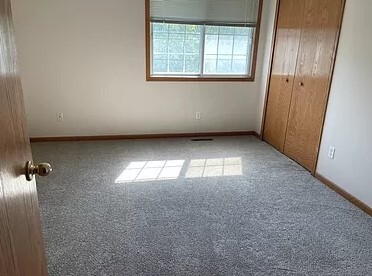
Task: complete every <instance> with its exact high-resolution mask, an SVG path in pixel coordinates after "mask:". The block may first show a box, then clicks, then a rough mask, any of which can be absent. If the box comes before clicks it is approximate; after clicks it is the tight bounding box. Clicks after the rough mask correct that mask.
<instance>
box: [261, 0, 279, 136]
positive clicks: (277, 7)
mask: <svg viewBox="0 0 372 276" xmlns="http://www.w3.org/2000/svg"><path fill="white" fill-rule="evenodd" d="M280 1H281V0H277V1H276V8H275V19H274V27H273V35H272V38H271V39H272V43H271V49H270V60H269V70H268V74H267V80H266V91H265V100H264V106H263V110H262V119H261V132H260V139H261V140H262V141H263V140H264V129H265V121H266V110H267V102H268V98H269V90H270V78H271V73H272V70H273V59H274V49H275V44H276V43H275V42H276V35H277V27H278V20H279V8H280Z"/></svg>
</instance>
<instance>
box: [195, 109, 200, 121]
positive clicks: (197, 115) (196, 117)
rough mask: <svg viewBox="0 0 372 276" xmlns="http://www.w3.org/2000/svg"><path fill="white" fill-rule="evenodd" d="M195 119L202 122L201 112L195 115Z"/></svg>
mask: <svg viewBox="0 0 372 276" xmlns="http://www.w3.org/2000/svg"><path fill="white" fill-rule="evenodd" d="M195 119H196V120H200V119H201V112H200V111H196V113H195Z"/></svg>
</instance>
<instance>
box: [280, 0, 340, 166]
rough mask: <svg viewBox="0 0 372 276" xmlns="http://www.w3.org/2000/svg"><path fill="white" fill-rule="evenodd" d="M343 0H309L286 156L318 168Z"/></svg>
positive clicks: (306, 8) (293, 93) (290, 113)
mask: <svg viewBox="0 0 372 276" xmlns="http://www.w3.org/2000/svg"><path fill="white" fill-rule="evenodd" d="M343 5H344V0H307V1H306V7H305V13H304V22H303V31H302V35H301V42H300V47H299V53H298V61H297V69H296V76H295V79H294V87H293V92H292V100H291V107H290V111H289V119H288V126H287V135H286V140H285V146H284V153H285V154H287V155H288V156H289V157H291V158H292V159H294V160H296V161H297V162H299V163H300V164H301V165H303V166H304V167H305V168H307V169H308V170H310V171H313V170H314V169H315V163H316V159H317V155H318V150H319V143H320V138H321V131H322V125H323V120H324V115H325V110H326V105H327V99H328V93H329V87H330V82H331V74H332V70H333V64H334V59H335V52H336V47H337V42H338V34H339V29H340V25H341V17H342V11H343Z"/></svg>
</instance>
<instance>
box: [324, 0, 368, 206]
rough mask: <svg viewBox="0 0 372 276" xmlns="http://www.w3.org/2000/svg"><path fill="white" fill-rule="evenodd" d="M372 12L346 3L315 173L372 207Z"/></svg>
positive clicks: (363, 3)
mask: <svg viewBox="0 0 372 276" xmlns="http://www.w3.org/2000/svg"><path fill="white" fill-rule="evenodd" d="M371 11H372V1H371V0H358V1H355V0H349V1H346V7H345V15H344V20H343V26H342V31H341V37H340V44H339V48H338V54H337V60H336V67H335V72H334V77H333V83H332V88H331V94H330V99H329V105H328V111H327V116H326V122H325V128H324V134H323V139H322V145H321V149H320V158H319V164H318V169H317V171H318V173H320V174H321V175H323V176H325V177H326V178H328V179H330V180H331V181H333V182H334V183H336V184H337V185H339V186H340V187H341V188H343V189H344V190H346V191H348V192H349V193H351V194H352V195H354V196H355V197H357V198H358V199H360V200H361V201H363V202H364V203H366V204H367V205H369V206H371V207H372V138H371V137H372V122H371V119H372V108H371V106H372V105H371V104H372V35H371V26H372V17H371ZM330 146H334V147H336V154H335V159H334V160H331V159H329V158H328V157H327V154H328V149H329V147H330Z"/></svg>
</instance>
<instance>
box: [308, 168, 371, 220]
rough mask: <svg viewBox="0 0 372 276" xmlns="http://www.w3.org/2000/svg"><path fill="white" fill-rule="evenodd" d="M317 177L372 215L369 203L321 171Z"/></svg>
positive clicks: (316, 174)
mask: <svg viewBox="0 0 372 276" xmlns="http://www.w3.org/2000/svg"><path fill="white" fill-rule="evenodd" d="M315 178H316V179H318V180H319V181H320V182H322V183H323V184H324V185H326V186H328V187H329V188H330V189H332V190H333V191H335V192H336V193H338V194H339V195H341V196H342V197H344V198H345V199H346V200H348V201H349V202H351V203H352V204H354V205H355V206H357V207H358V208H359V209H361V210H362V211H364V212H366V213H367V214H368V215H370V216H372V208H371V207H369V206H368V205H367V204H365V203H364V202H362V201H361V200H359V199H357V198H356V197H355V196H353V195H351V194H350V193H349V192H347V191H345V190H344V189H342V188H341V187H340V186H338V185H337V184H335V183H334V182H333V181H331V180H329V179H328V178H326V177H324V176H323V175H321V174H319V173H315Z"/></svg>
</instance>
